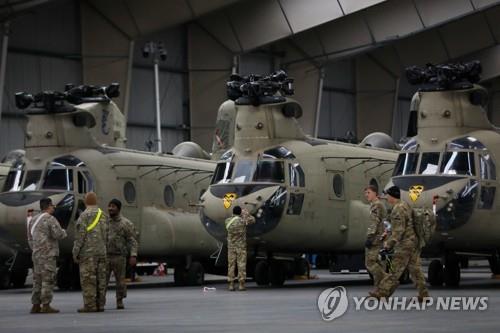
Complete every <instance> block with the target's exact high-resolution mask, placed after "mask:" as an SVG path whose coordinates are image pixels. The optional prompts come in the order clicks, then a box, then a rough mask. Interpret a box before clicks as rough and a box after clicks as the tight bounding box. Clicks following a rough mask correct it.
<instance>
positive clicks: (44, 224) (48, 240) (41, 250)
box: [28, 198, 66, 313]
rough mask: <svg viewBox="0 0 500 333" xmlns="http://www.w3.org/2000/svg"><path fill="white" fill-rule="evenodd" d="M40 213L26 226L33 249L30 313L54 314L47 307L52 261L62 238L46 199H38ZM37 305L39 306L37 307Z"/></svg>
mask: <svg viewBox="0 0 500 333" xmlns="http://www.w3.org/2000/svg"><path fill="white" fill-rule="evenodd" d="M40 209H41V211H42V212H41V213H40V214H38V215H36V216H34V217H33V218H31V219H30V221H29V223H28V244H29V246H30V248H31V250H33V254H32V257H31V258H32V260H33V293H32V296H31V303H32V304H33V306H32V308H31V311H30V312H31V313H58V312H59V310H57V309H54V308H53V307H51V306H50V302H52V291H53V290H54V285H55V279H56V267H57V266H56V261H57V257H58V256H59V243H58V240H59V239H63V238H65V237H66V231H65V230H64V229H62V228H61V226H60V224H59V222H58V221H57V219H56V218H55V217H54V216H52V215H53V214H54V211H55V207H54V205H53V204H52V200H51V199H50V198H43V199H42V200H40ZM40 304H41V306H40Z"/></svg>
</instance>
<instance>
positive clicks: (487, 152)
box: [201, 62, 500, 286]
mask: <svg viewBox="0 0 500 333" xmlns="http://www.w3.org/2000/svg"><path fill="white" fill-rule="evenodd" d="M480 72H481V67H480V64H479V63H478V62H472V63H468V64H451V65H439V66H429V67H427V68H423V69H421V68H417V67H412V68H409V69H408V72H407V73H408V78H409V80H410V82H412V83H418V84H426V85H425V86H424V87H423V88H422V89H420V91H419V92H417V93H416V94H415V96H414V98H413V103H412V115H413V116H412V117H413V119H415V120H417V119H418V122H412V123H411V124H410V125H412V127H414V128H415V129H416V128H417V127H418V135H417V136H415V137H413V138H412V139H411V140H410V141H408V143H407V144H406V145H405V146H404V147H403V150H402V152H401V153H399V154H398V152H397V151H396V150H394V147H395V146H394V144H393V142H392V139H391V138H389V137H387V136H386V135H384V134H383V133H374V134H372V135H369V136H368V137H367V138H365V139H364V140H363V141H362V142H361V144H360V145H352V144H345V143H339V142H332V141H325V140H318V139H312V138H310V137H307V136H305V135H304V134H303V132H302V130H301V129H300V127H299V126H298V124H297V121H296V119H297V118H299V117H300V116H301V114H302V109H301V107H300V105H299V104H298V103H297V102H295V101H294V100H292V99H290V98H288V97H285V96H289V95H291V94H292V93H293V89H292V87H291V84H292V80H291V79H289V78H287V77H286V75H285V73H283V72H278V73H275V74H273V75H271V76H268V77H259V76H255V75H250V76H248V77H239V76H233V77H231V81H230V82H228V84H227V86H228V96H229V98H230V101H227V102H225V103H224V104H223V105H222V106H221V108H220V110H219V122H218V133H225V132H226V133H234V142H232V147H231V146H230V145H226V146H225V147H224V146H223V145H222V148H226V150H225V151H221V152H220V153H219V156H220V159H219V162H218V164H217V168H216V169H215V173H214V176H213V178H212V180H211V184H210V187H209V189H208V191H207V192H205V194H204V195H203V196H202V198H201V202H202V210H201V218H202V223H203V225H204V226H205V228H206V229H207V231H208V232H209V233H210V234H211V235H213V236H214V237H216V238H217V239H219V240H223V239H224V237H225V232H224V227H223V222H224V219H225V218H226V217H227V216H228V215H230V212H231V207H232V206H233V205H236V204H237V205H240V206H244V207H246V208H247V209H249V210H250V211H252V212H254V214H255V215H256V217H257V222H256V223H255V225H251V226H249V227H248V228H249V230H248V232H249V251H248V253H249V256H250V258H249V259H250V261H249V262H250V265H251V267H249V271H250V272H251V271H253V275H254V278H255V280H256V281H257V283H258V284H260V285H266V284H268V283H271V284H272V285H281V284H283V283H284V280H285V276H286V275H287V274H286V272H287V270H288V269H289V267H290V266H293V265H297V261H299V262H300V260H301V259H298V258H299V255H300V254H301V253H307V252H309V253H334V254H346V253H362V252H363V250H364V244H363V242H364V240H365V233H366V228H367V222H368V206H367V204H366V203H365V202H364V201H363V199H362V190H363V188H364V187H365V186H366V185H367V184H373V185H375V186H378V187H380V188H382V187H384V185H386V184H388V185H387V186H390V185H392V184H393V183H394V184H396V185H398V186H399V187H400V188H401V190H402V198H403V199H404V200H406V201H408V202H409V203H410V204H411V205H412V206H414V207H429V208H430V207H435V210H436V214H437V221H438V229H437V232H436V234H435V237H434V239H433V241H432V243H430V244H429V245H428V246H427V247H426V248H425V249H424V254H425V255H426V256H428V257H433V258H436V257H442V258H443V261H441V260H438V259H436V260H433V261H432V262H431V265H430V267H429V277H428V278H429V282H430V284H432V285H440V284H443V282H444V283H445V284H446V285H447V286H457V285H458V284H459V280H460V267H459V259H461V258H467V257H470V256H487V257H488V258H489V260H490V265H491V269H492V272H493V273H494V274H499V273H500V262H499V259H498V258H499V257H498V249H499V246H500V221H499V219H498V217H497V216H496V215H497V213H498V209H499V208H500V201H499V199H498V194H496V193H497V187H498V181H497V176H496V175H497V174H498V171H497V170H498V164H497V163H496V162H495V160H496V159H497V158H498V156H500V148H498V147H499V145H498V143H500V136H499V132H498V130H497V129H496V128H495V127H494V126H492V125H491V123H490V122H489V121H488V119H487V116H486V113H485V109H484V107H485V105H486V103H487V93H486V90H485V89H484V88H482V87H480V86H478V85H476V84H475V83H476V82H478V81H479V74H480ZM231 113H232V114H231ZM230 119H234V122H233V123H231V121H230ZM417 124H418V126H417ZM415 134H417V133H416V132H415V133H413V134H412V135H415ZM230 137H231V136H230ZM391 176H392V178H391ZM285 254H286V255H288V258H287V257H286V256H285ZM293 254H295V255H296V256H295V263H294V262H292V264H290V258H289V257H290V256H293ZM443 262H444V265H443Z"/></svg>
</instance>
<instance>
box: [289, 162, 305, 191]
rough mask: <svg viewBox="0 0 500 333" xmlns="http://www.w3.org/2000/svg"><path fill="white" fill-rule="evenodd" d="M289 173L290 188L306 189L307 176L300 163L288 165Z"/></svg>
mask: <svg viewBox="0 0 500 333" xmlns="http://www.w3.org/2000/svg"><path fill="white" fill-rule="evenodd" d="M288 171H289V173H290V186H292V187H297V186H300V187H304V186H305V175H304V170H302V167H301V166H300V164H299V163H290V164H288Z"/></svg>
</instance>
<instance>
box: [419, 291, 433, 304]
mask: <svg viewBox="0 0 500 333" xmlns="http://www.w3.org/2000/svg"><path fill="white" fill-rule="evenodd" d="M426 297H430V296H429V292H428V291H427V290H426V291H424V292H421V293H420V294H419V295H418V302H419V303H422V302H423V301H424V299H425V298H426Z"/></svg>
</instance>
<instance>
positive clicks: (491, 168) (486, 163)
mask: <svg viewBox="0 0 500 333" xmlns="http://www.w3.org/2000/svg"><path fill="white" fill-rule="evenodd" d="M479 173H480V175H481V179H491V180H495V179H497V175H496V168H495V163H494V162H493V160H492V159H491V155H490V154H484V155H480V156H479Z"/></svg>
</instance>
